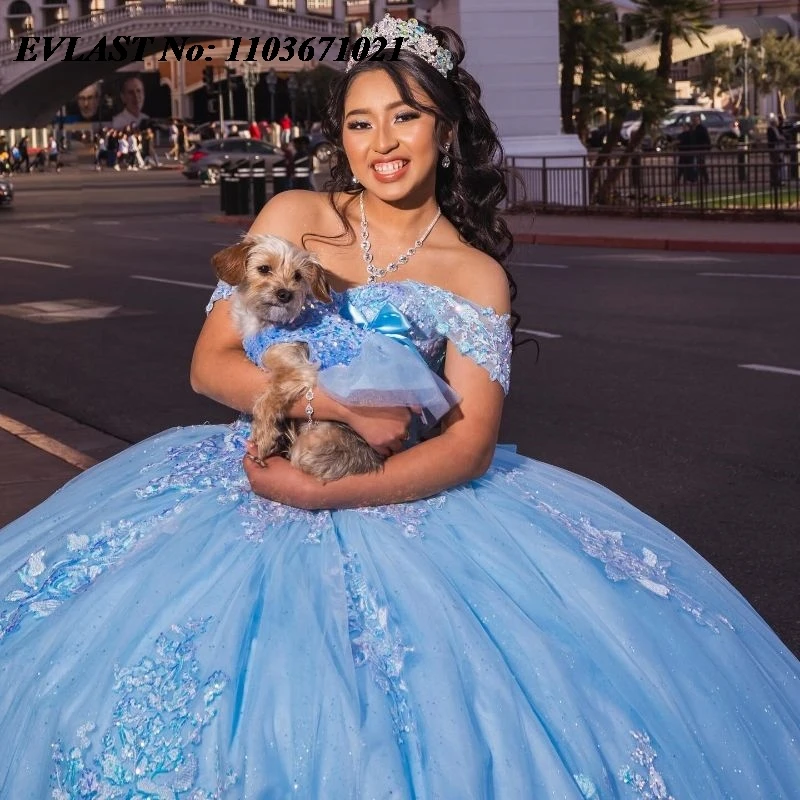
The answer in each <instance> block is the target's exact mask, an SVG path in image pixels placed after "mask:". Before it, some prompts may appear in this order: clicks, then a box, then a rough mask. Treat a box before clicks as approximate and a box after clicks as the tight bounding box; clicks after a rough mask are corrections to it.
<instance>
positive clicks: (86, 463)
mask: <svg viewBox="0 0 800 800" xmlns="http://www.w3.org/2000/svg"><path fill="white" fill-rule="evenodd" d="M0 428H2V429H3V430H4V431H6V432H7V433H10V434H11V435H12V436H16V437H17V438H18V439H22V440H23V441H25V442H27V443H28V444H30V445H33V446H34V447H37V448H38V449H39V450H44V452H45V453H49V454H50V455H51V456H55V457H56V458H59V459H61V461H66V462H67V464H70V465H72V466H73V467H77V468H78V469H80V470H84V469H89V467H93V466H94V465H95V464H97V460H96V459H94V458H92V457H91V456H87V455H86V454H85V453H81V452H80V450H75V449H74V448H72V447H69V446H68V445H66V444H64V443H63V442H59V441H58V440H57V439H53V438H52V437H50V436H47V435H46V434H44V433H42V432H41V431H37V430H36V429H35V428H31V427H29V426H28V425H25V424H24V423H22V422H19V421H18V420H16V419H12V418H11V417H7V416H6V415H5V414H0Z"/></svg>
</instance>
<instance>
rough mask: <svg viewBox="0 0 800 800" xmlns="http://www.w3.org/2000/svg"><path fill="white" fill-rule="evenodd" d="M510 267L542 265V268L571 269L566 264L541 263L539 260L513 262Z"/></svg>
mask: <svg viewBox="0 0 800 800" xmlns="http://www.w3.org/2000/svg"><path fill="white" fill-rule="evenodd" d="M509 266H510V267H541V268H542V269H569V267H568V266H567V265H566V264H541V263H538V262H534V261H531V262H528V263H525V264H523V263H521V262H517V261H515V262H513V263H511V264H509Z"/></svg>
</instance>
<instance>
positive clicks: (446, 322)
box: [207, 280, 511, 392]
mask: <svg viewBox="0 0 800 800" xmlns="http://www.w3.org/2000/svg"><path fill="white" fill-rule="evenodd" d="M232 292H233V287H231V286H230V285H229V284H227V283H224V282H222V281H220V283H219V284H218V286H217V288H216V290H215V291H214V294H213V295H212V298H211V301H210V302H209V305H208V309H207V310H210V308H211V306H212V305H213V303H214V302H215V301H216V300H219V299H223V298H227V297H229V296H230V295H231V294H232ZM338 312H340V313H338ZM508 320H509V315H508V314H497V313H496V312H495V311H494V309H492V308H490V307H481V306H478V305H476V304H475V303H472V302H471V301H469V300H467V299H465V298H463V297H460V296H458V295H455V294H453V293H452V292H449V291H447V290H445V289H441V288H440V287H438V286H430V285H428V284H425V283H420V282H418V281H413V280H404V281H387V282H382V283H371V284H364V285H361V286H354V287H352V288H350V289H347V290H345V291H344V292H334V293H333V302H332V303H331V305H330V307H328V306H326V305H322V304H311V305H310V306H309V307H308V308H307V309H306V310H305V311H304V312H303V314H302V315H301V317H299V318H298V319H297V320H296V322H295V323H294V324H293V325H291V326H281V327H275V326H272V327H269V328H265V329H264V330H262V331H260V332H259V333H258V334H257V335H256V336H254V337H251V338H250V339H248V340H246V341H245V343H244V345H245V350H246V352H247V354H248V356H249V357H250V359H251V360H253V361H254V362H255V363H260V360H261V356H262V355H263V353H264V352H265V351H266V350H267V349H268V348H269V347H270V346H271V345H273V344H276V343H277V342H287V341H297V340H298V339H302V340H304V341H307V342H308V344H309V347H310V348H311V351H312V355H313V357H314V358H315V359H316V360H318V361H319V362H320V363H321V366H322V367H323V368H325V367H328V366H332V365H334V364H341V363H349V362H350V361H351V360H352V359H353V358H354V356H355V355H356V354H357V352H358V348H359V345H360V342H361V339H362V336H363V331H364V330H365V329H366V330H374V331H377V332H379V333H385V334H387V335H392V336H397V337H398V338H404V339H405V340H406V342H410V343H411V344H413V346H414V347H415V348H416V349H417V350H418V352H419V353H420V354H421V355H422V357H423V358H424V359H425V361H426V362H427V364H428V366H430V367H431V369H434V370H436V371H437V372H438V371H440V370H441V367H442V364H443V361H444V354H445V347H446V344H447V341H448V340H450V341H451V342H453V344H455V345H456V347H457V348H458V349H459V351H460V352H461V353H463V354H465V355H467V356H468V357H469V358H471V359H472V360H473V361H474V362H475V363H476V364H479V365H480V366H481V367H483V368H484V369H485V370H486V371H487V372H488V373H489V376H490V377H491V379H492V380H496V381H498V382H499V383H500V384H501V385H502V387H503V390H504V391H506V392H508V388H509V381H510V358H511V329H510V327H509V324H508Z"/></svg>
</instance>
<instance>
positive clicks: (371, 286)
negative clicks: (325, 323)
mask: <svg viewBox="0 0 800 800" xmlns="http://www.w3.org/2000/svg"><path fill="white" fill-rule="evenodd" d="M403 285H413V286H419V287H422V288H423V289H435V290H436V291H439V292H444V293H445V294H448V295H450V297H452V298H453V299H455V300H456V301H458V302H462V303H467V304H468V305H470V306H472V307H473V308H474V309H475V310H477V311H479V312H481V313H483V314H486V313H487V312H488V313H490V314H492V315H493V316H495V317H497V318H498V319H500V320H508V319H510V318H511V315H510V314H498V313H497V311H496V310H495V309H494V308H493V307H492V306H486V305H481V304H480V303H476V302H475V301H474V300H470V299H469V298H467V297H464V296H463V295H460V294H456V293H455V292H453V291H451V290H450V289H445V288H444V287H442V286H436V285H435V284H432V283H425V282H424V281H418V280H414V279H413V278H403V279H402V280H397V281H380V282H378V283H358V284H356V285H355V286H350V287H348V288H347V289H345V290H344V291H342V292H340V291H338V290H336V289H332V292H333V294H336V295H339V296H340V297H341V296H344V295H348V294H350V293H354V292H358V291H360V290H362V289H376V288H378V287H379V286H403Z"/></svg>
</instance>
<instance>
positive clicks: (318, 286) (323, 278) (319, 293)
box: [306, 255, 331, 303]
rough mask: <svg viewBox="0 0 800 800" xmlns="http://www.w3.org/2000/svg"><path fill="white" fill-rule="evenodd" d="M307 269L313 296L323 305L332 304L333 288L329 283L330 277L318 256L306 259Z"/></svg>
mask: <svg viewBox="0 0 800 800" xmlns="http://www.w3.org/2000/svg"><path fill="white" fill-rule="evenodd" d="M306 269H307V270H308V285H309V286H310V287H311V294H313V295H314V297H316V298H317V300H319V301H320V302H321V303H330V302H331V287H330V284H329V283H328V275H327V273H326V272H325V268H324V267H323V266H322V264H320V263H319V261H317V259H316V256H313V255H310V256H308V257H307V258H306Z"/></svg>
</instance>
